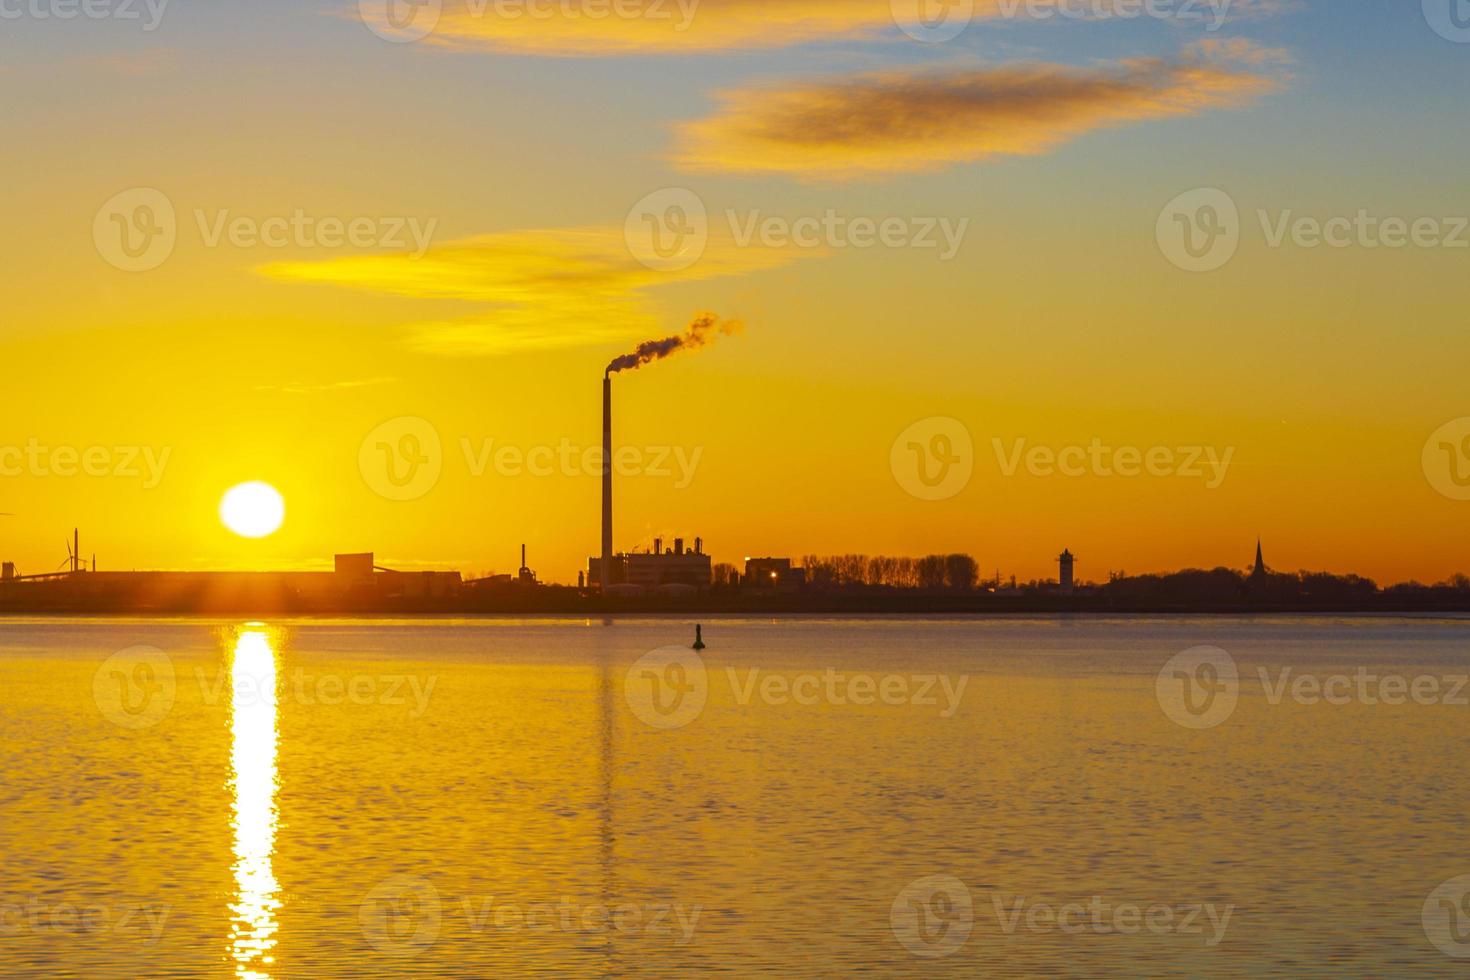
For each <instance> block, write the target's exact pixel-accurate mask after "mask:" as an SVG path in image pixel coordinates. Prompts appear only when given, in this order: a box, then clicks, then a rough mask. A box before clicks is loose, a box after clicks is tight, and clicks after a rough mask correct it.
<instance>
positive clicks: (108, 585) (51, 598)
mask: <svg viewBox="0 0 1470 980" xmlns="http://www.w3.org/2000/svg"><path fill="white" fill-rule="evenodd" d="M739 329H740V324H739V323H738V322H736V321H722V320H720V319H719V318H717V317H715V316H714V315H713V314H701V315H699V316H698V317H696V318H695V319H694V321H693V322H692V323H691V324H690V326H689V328H688V329H687V330H686V331H685V332H684V333H682V334H677V335H674V336H671V337H667V338H664V339H663V340H656V341H648V342H646V343H643V344H640V345H639V346H638V347H637V348H636V349H635V350H634V351H633V352H631V353H629V354H625V355H622V356H620V357H617V358H615V359H614V360H613V361H612V362H611V363H609V364H608V366H607V368H606V370H605V371H604V373H603V378H602V471H601V476H602V480H601V494H602V508H601V541H600V548H599V549H598V551H597V553H596V554H594V555H592V556H591V557H589V558H588V559H587V569H586V571H585V573H578V581H577V584H576V586H575V587H573V586H564V585H553V584H547V583H544V582H542V581H541V580H540V579H539V577H538V576H537V575H536V573H535V572H534V571H533V570H532V569H531V568H530V567H529V565H528V564H527V558H526V556H527V552H526V546H525V545H522V546H521V563H520V567H519V569H518V570H517V572H516V573H515V574H514V575H489V576H485V577H481V578H468V579H467V578H465V577H464V576H462V575H461V573H459V572H457V571H415V572H407V571H401V570H395V569H392V568H388V567H385V566H383V565H380V564H378V563H377V561H376V560H375V557H374V555H373V554H371V553H355V554H339V555H336V556H335V559H334V562H333V568H332V570H331V571H320V572H316V571H307V572H147V571H144V572H132V571H99V570H98V567H97V559H96V556H95V555H93V556H92V559H91V563H90V568H89V567H88V563H87V562H86V561H84V560H83V559H82V551H81V538H80V532H79V530H76V529H74V530H73V532H72V537H71V540H70V541H69V542H68V543H67V558H66V561H65V562H63V568H61V569H58V570H55V571H50V572H43V573H40V574H32V575H23V574H21V573H20V572H19V570H18V569H17V568H16V566H15V564H14V563H12V562H9V561H5V562H3V563H0V612H12V613H13V612H47V613H66V612H77V613H221V614H224V613H229V614H239V613H257V614H281V613H313V614H322V613H362V614H373V613H382V614H404V613H504V614H525V613H545V614H589V613H604V614H605V613H614V612H627V613H640V612H643V613H683V612H695V611H698V612H710V613H721V612H724V613H732V614H740V613H783V612H784V613H793V614H800V613H804V612H807V613H854V614H859V613H941V614H942V613H985V612H992V613H1014V612H1102V613H1119V612H1137V613H1149V612H1191V611H1207V612H1257V611H1272V612H1275V611H1324V612H1327V611H1330V612H1352V611H1382V612H1389V611H1470V579H1467V578H1466V577H1465V576H1463V575H1457V576H1455V577H1454V579H1453V580H1451V581H1449V582H1445V583H1440V584H1438V585H1433V586H1424V585H1420V584H1418V583H1408V584H1405V585H1397V586H1392V587H1389V588H1387V589H1380V588H1379V587H1378V586H1377V584H1376V583H1374V582H1372V581H1370V580H1368V579H1364V578H1360V577H1358V576H1356V575H1348V576H1337V575H1332V574H1328V573H1325V572H1322V573H1309V572H1298V573H1295V574H1281V573H1277V572H1274V571H1272V570H1271V569H1269V568H1268V567H1267V565H1266V563H1265V558H1264V551H1263V548H1262V544H1261V542H1260V540H1259V539H1258V540H1257V542H1256V553H1255V561H1254V563H1253V564H1252V565H1251V566H1250V567H1249V568H1248V569H1246V570H1244V571H1237V570H1235V569H1231V568H1227V567H1219V568H1215V569H1213V570H1208V571H1207V570H1200V569H1188V570H1185V571H1180V572H1174V573H1170V574H1165V575H1143V576H1132V577H1130V576H1128V575H1126V574H1124V573H1122V572H1109V573H1108V577H1107V581H1106V582H1103V583H1100V584H1098V583H1084V582H1081V581H1079V580H1078V579H1077V576H1076V567H1077V564H1078V559H1077V556H1075V555H1073V554H1072V552H1071V550H1070V549H1064V550H1063V551H1062V552H1061V554H1059V555H1057V557H1056V559H1055V561H1056V564H1057V578H1056V579H1055V580H1050V579H1049V580H1044V581H1031V582H1026V583H1020V582H1017V581H1016V579H1015V577H1014V576H1012V577H1011V579H1010V580H1009V581H1008V582H1006V581H1003V580H1002V577H1001V573H1000V572H999V571H997V572H995V574H994V577H993V578H988V579H982V577H981V575H980V570H979V565H978V563H977V562H976V561H975V559H974V558H972V557H971V556H969V555H965V554H944V555H927V556H923V557H918V558H910V557H890V556H882V555H879V556H867V555H857V554H848V555H837V556H828V557H823V556H817V555H808V556H805V557H804V558H803V559H801V560H800V562H799V563H798V560H797V559H794V558H791V557H758V558H756V557H748V558H746V559H745V560H744V568H743V569H742V568H737V567H736V566H735V565H733V564H719V565H716V564H713V563H712V561H711V557H710V555H709V553H708V552H707V551H706V550H705V546H704V541H703V539H701V538H698V537H696V538H694V539H693V545H692V547H686V546H685V539H684V538H682V537H676V538H674V539H673V542H672V547H665V542H664V541H663V540H662V539H661V538H655V539H654V540H653V542H652V547H651V548H648V549H646V550H641V551H640V550H636V549H635V550H633V551H622V552H620V551H616V550H615V549H614V541H613V513H614V511H613V502H614V496H613V491H614V487H613V478H612V477H613V473H612V460H613V411H612V409H613V397H612V395H613V376H614V375H616V374H619V373H621V372H625V371H630V370H635V369H637V368H639V367H642V366H644V365H646V364H649V363H651V362H654V361H657V360H661V359H663V358H666V357H668V356H670V355H671V354H674V353H677V352H679V351H683V350H692V349H696V348H699V347H702V346H705V345H706V344H708V343H710V342H711V341H712V340H713V339H715V338H716V337H718V336H721V335H726V334H731V333H735V332H737V331H738V330H739ZM5 516H13V515H5Z"/></svg>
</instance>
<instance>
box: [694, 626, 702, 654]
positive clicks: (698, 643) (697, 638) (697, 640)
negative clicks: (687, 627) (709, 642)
mask: <svg viewBox="0 0 1470 980" xmlns="http://www.w3.org/2000/svg"><path fill="white" fill-rule="evenodd" d="M694 649H696V650H703V649H704V630H703V628H702V627H701V626H700V625H699V624H698V623H695V624H694Z"/></svg>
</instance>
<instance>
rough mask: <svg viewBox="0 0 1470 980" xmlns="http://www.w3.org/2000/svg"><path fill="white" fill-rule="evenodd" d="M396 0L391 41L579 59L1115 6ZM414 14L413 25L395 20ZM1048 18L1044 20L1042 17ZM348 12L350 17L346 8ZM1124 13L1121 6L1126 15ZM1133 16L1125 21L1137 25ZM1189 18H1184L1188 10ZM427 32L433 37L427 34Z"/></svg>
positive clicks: (1257, 0) (1256, 7)
mask: <svg viewBox="0 0 1470 980" xmlns="http://www.w3.org/2000/svg"><path fill="white" fill-rule="evenodd" d="M395 3H396V0H371V2H362V3H352V4H350V9H351V16H361V17H363V18H365V19H366V20H367V21H368V22H369V24H370V25H371V26H372V27H373V28H374V29H375V30H377V31H378V32H379V33H382V34H384V35H386V36H396V35H401V33H402V32H411V35H410V36H412V37H415V38H419V37H422V39H423V40H424V42H425V43H426V44H428V45H430V46H437V47H441V48H448V49H461V50H480V51H494V52H508V53H516V54H534V55H567V56H577V57H588V56H598V55H603V56H618V55H633V54H657V53H676V54H677V53H685V54H704V53H709V52H716V51H726V50H741V49H755V48H778V47H788V46H792V45H798V44H807V43H811V42H815V41H835V40H852V39H869V38H883V37H892V38H895V39H898V38H902V36H903V35H902V34H901V33H900V30H899V26H898V21H900V20H901V21H903V22H905V23H906V24H909V25H911V26H912V25H916V24H918V23H920V18H928V17H931V16H933V15H935V14H942V16H944V17H945V18H948V19H950V20H952V21H953V22H954V23H955V24H956V26H957V27H959V28H963V27H964V26H966V25H967V24H969V23H970V22H972V21H975V22H983V21H988V20H1002V19H1003V20H1011V21H1023V20H1024V21H1046V22H1048V23H1057V22H1061V21H1064V20H1075V19H1089V20H1090V19H1098V18H1107V17H1108V13H1107V11H1108V9H1109V5H1107V4H1096V5H1092V6H1089V5H1087V4H1068V5H1066V7H1065V16H1059V13H1060V12H1061V11H1062V9H1063V8H1061V7H1059V4H1058V0H952V2H950V3H948V4H946V5H944V6H943V7H942V8H941V7H940V6H939V5H937V4H932V3H931V2H930V0H441V2H437V3H427V4H422V5H419V6H417V7H411V6H408V5H403V6H401V7H400V6H396V5H395ZM1299 3H1300V0H1203V2H1201V3H1197V4H1194V5H1193V6H1189V7H1186V5H1185V4H1184V3H1183V0H1180V2H1179V3H1178V4H1177V6H1176V7H1175V8H1171V9H1172V10H1174V11H1175V12H1176V13H1175V15H1174V16H1171V17H1168V18H1166V19H1170V20H1172V21H1175V22H1177V23H1179V24H1181V25H1183V26H1189V25H1197V24H1204V25H1207V26H1208V27H1209V28H1210V29H1212V30H1214V29H1218V28H1219V27H1220V26H1221V25H1223V24H1224V23H1227V22H1230V21H1236V20H1242V19H1246V18H1254V17H1260V16H1267V15H1272V14H1276V13H1281V12H1284V11H1286V10H1290V9H1294V8H1295V7H1296V6H1298V5H1299ZM390 8H391V9H392V10H394V11H395V16H396V17H398V18H402V17H403V10H404V9H408V10H411V11H412V17H411V19H410V20H409V21H408V23H403V22H398V23H395V22H394V20H393V19H391V18H390V15H389V11H390ZM1038 8H1039V9H1041V10H1044V11H1045V13H1044V14H1036V13H1035V12H1034V10H1035V9H1038ZM347 9H348V8H347V7H344V8H343V10H344V13H345V11H346V10H347ZM1122 9H1123V8H1122V7H1119V10H1120V11H1121V10H1122ZM1128 9H1129V11H1130V12H1129V13H1122V12H1119V13H1118V14H1117V15H1116V16H1119V17H1123V16H1126V17H1128V18H1129V19H1134V18H1136V17H1137V16H1138V13H1137V12H1134V11H1133V8H1131V7H1130V8H1128ZM1179 11H1183V12H1179ZM425 32H427V33H426V34H425Z"/></svg>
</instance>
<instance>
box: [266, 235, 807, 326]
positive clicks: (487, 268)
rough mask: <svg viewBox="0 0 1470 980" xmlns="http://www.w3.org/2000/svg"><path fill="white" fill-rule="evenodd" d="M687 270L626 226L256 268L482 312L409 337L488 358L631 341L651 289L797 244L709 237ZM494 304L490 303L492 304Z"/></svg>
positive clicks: (770, 262) (773, 257)
mask: <svg viewBox="0 0 1470 980" xmlns="http://www.w3.org/2000/svg"><path fill="white" fill-rule="evenodd" d="M702 247H703V251H702V253H701V254H700V255H699V258H698V260H697V261H694V262H693V263H692V264H690V265H689V266H688V267H687V268H677V269H675V268H650V267H649V266H648V265H645V264H644V263H642V262H640V261H638V260H637V259H636V258H634V256H633V254H632V253H631V252H630V250H629V246H628V243H627V240H626V238H625V232H624V229H622V228H597V227H593V228H570V229H548V230H531V231H515V232H505V233H501V234H494V235H481V236H477V237H474V238H467V239H463V240H461V241H456V242H448V243H445V244H444V245H439V246H435V247H433V248H430V249H429V250H428V251H427V252H425V253H424V254H423V255H422V256H420V257H418V258H414V257H412V256H409V255H352V256H341V257H338V258H331V259H326V260H322V261H310V262H276V263H272V264H270V265H267V266H264V267H262V268H261V269H259V270H258V271H259V272H261V273H262V274H263V275H266V276H270V277H271V278H274V279H280V280H285V281H290V282H308V283H325V284H330V285H334V286H348V287H353V288H357V289H366V290H371V291H373V292H377V293H384V294H389V295H394V296H407V297H413V298H417V299H424V300H461V301H465V302H468V303H473V304H475V306H476V309H475V310H474V311H473V312H471V313H469V314H468V315H466V316H464V317H462V318H457V319H450V320H434V321H429V322H420V323H415V324H411V325H409V326H408V328H407V332H408V343H409V345H410V346H411V347H413V348H415V349H417V350H423V351H428V352H432V353H439V354H460V355H485V354H507V353H513V352H516V351H528V350H549V349H556V348H566V347H577V346H583V345H588V344H601V343H606V342H609V341H612V340H624V339H627V338H628V337H631V336H635V335H638V336H641V335H642V334H644V333H646V332H647V331H648V329H649V328H650V326H652V325H653V324H654V322H655V321H656V317H655V315H654V314H653V312H652V311H651V310H650V309H649V306H648V303H647V300H646V297H645V295H644V294H645V292H646V291H647V290H649V289H652V288H654V287H656V286H662V285H671V284H673V283H678V282H690V281H697V280H703V279H713V278H717V277H724V276H736V275H744V274H746V273H749V272H755V271H758V270H761V269H769V268H774V267H776V266H780V265H784V264H786V263H787V262H791V261H794V260H795V259H796V258H798V257H799V255H798V254H797V253H796V252H794V251H793V250H789V249H788V250H781V249H774V248H764V247H761V246H759V245H744V246H742V245H738V244H737V243H736V242H734V241H733V240H731V238H730V237H729V236H728V235H723V234H722V235H714V234H711V235H710V236H709V238H708V240H707V242H704V243H703V246H702ZM487 307H488V309H487Z"/></svg>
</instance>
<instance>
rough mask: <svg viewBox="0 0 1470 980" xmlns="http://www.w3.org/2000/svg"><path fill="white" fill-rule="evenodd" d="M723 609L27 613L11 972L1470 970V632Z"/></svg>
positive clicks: (0, 824)
mask: <svg viewBox="0 0 1470 980" xmlns="http://www.w3.org/2000/svg"><path fill="white" fill-rule="evenodd" d="M692 633H693V629H692V624H689V623H684V622H679V621H675V620H669V619H656V620H655V619H649V620H628V621H618V622H616V623H613V624H604V623H601V622H583V621H526V622H507V621H484V622H478V621H477V622H464V621H412V622H339V621H281V622H272V623H263V624H246V623H239V622H207V623H206V622H201V621H197V620H169V621H157V622H153V621H146V620H115V621H110V620H71V621H41V620H8V621H3V622H0V746H3V762H0V976H3V977H6V978H18V977H89V978H91V977H119V978H133V977H228V976H235V977H241V978H247V977H248V978H276V980H278V978H295V977H302V978H336V977H383V976H409V977H488V976H519V975H526V974H533V973H539V974H547V975H554V976H558V977H581V976H608V975H618V976H624V975H627V976H646V977H685V976H689V975H691V974H695V973H698V972H704V971H708V972H715V973H724V974H726V975H729V976H740V977H746V976H762V975H768V976H794V977H818V976H847V975H855V974H867V975H871V976H923V977H931V976H974V975H981V974H995V975H1002V976H1005V975H1016V976H1021V975H1046V976H1055V975H1074V976H1108V975H1113V976H1138V975H1194V976H1262V975H1291V974H1321V975H1332V976H1345V975H1346V976H1410V975H1423V976H1440V975H1443V976H1449V975H1451V974H1457V973H1462V972H1463V971H1464V970H1465V969H1466V968H1467V959H1466V958H1467V957H1470V898H1467V897H1466V896H1467V895H1470V879H1464V880H1458V881H1457V879H1459V877H1460V876H1463V875H1470V850H1467V848H1466V846H1465V845H1466V841H1467V835H1466V815H1467V813H1470V791H1467V788H1466V781H1465V779H1464V775H1463V774H1464V771H1465V760H1466V758H1467V754H1466V750H1467V748H1470V726H1467V716H1470V707H1467V706H1466V704H1465V703H1464V700H1465V699H1466V698H1467V696H1470V691H1466V690H1463V689H1457V685H1458V684H1461V683H1463V675H1464V674H1465V673H1466V672H1470V649H1467V644H1466V641H1467V639H1470V623H1466V622H1464V621H1454V620H1439V619H1420V620H1409V619H1405V620H1388V619H1307V618H1300V619H1297V618H1267V619H1227V618H1178V619H1154V620H1149V619H1117V620H1098V619H1042V618H1037V619H1011V620H962V621H930V620H884V621H853V620H835V621H828V620H802V621H796V622H791V621H785V622H779V623H778V622H770V621H761V620H715V621H708V622H706V623H705V630H704V635H705V639H706V641H707V642H708V644H709V646H708V649H706V650H705V651H703V654H702V656H701V657H694V656H692V654H691V653H690V652H689V651H688V650H687V645H688V643H689V642H690V640H691V639H692ZM672 644H678V645H679V646H678V647H677V648H675V649H672V650H665V651H663V652H661V653H654V654H652V655H649V654H650V651H655V650H658V649H659V648H663V647H665V646H667V645H672ZM1201 645H1208V646H1209V647H1212V648H1218V651H1223V654H1224V655H1227V656H1228V661H1227V660H1222V659H1221V658H1222V654H1221V653H1220V652H1213V651H1206V652H1205V653H1204V654H1199V653H1197V652H1196V653H1194V654H1189V655H1186V656H1185V657H1184V658H1182V659H1180V658H1178V657H1177V655H1179V654H1181V652H1183V651H1186V650H1191V649H1192V648H1195V647H1199V646H1201ZM1201 658H1203V660H1201ZM1226 663H1228V664H1230V665H1232V666H1233V667H1234V668H1235V669H1236V670H1237V671H1238V676H1239V686H1238V692H1237V691H1236V689H1235V688H1234V687H1232V686H1231V685H1230V683H1229V682H1230V677H1229V676H1227V675H1228V673H1229V671H1228V669H1225V670H1224V672H1223V673H1222V664H1226ZM1202 664H1203V666H1202ZM1284 668H1290V669H1291V673H1290V674H1287V675H1285V680H1286V682H1287V686H1286V687H1281V682H1282V679H1283V675H1282V674H1281V673H1280V671H1281V670H1283V669H1284ZM1263 670H1264V671H1265V676H1264V678H1263V677H1262V674H1261V671H1263ZM1161 672H1162V673H1161ZM1302 675H1306V677H1307V680H1306V681H1305V682H1301V681H1297V680H1296V678H1299V677H1301V676H1302ZM1335 678H1341V679H1340V680H1335ZM1385 678H1397V679H1398V681H1395V680H1387V681H1385ZM1399 681H1401V682H1402V684H1403V685H1404V687H1403V689H1402V690H1400V689H1398V688H1396V687H1395V686H1394V685H1395V684H1397V683H1398V682H1399ZM1293 683H1295V684H1296V685H1297V686H1295V687H1293V686H1291V685H1292V684H1293ZM1314 683H1315V684H1317V685H1318V686H1319V687H1318V688H1317V690H1319V691H1320V690H1321V687H1320V686H1321V685H1323V684H1325V685H1326V687H1325V690H1326V691H1327V693H1328V695H1329V697H1328V698H1322V697H1321V696H1320V695H1317V696H1314V694H1313V691H1314V688H1313V686H1312V685H1313V684H1314ZM1171 684H1172V685H1175V686H1174V687H1172V688H1171V686H1170V685H1171ZM1181 685H1195V686H1192V687H1190V688H1189V689H1188V690H1187V691H1186V690H1185V689H1184V687H1183V686H1181ZM1415 685H1418V686H1417V687H1416V686H1415ZM1365 691H1366V692H1367V693H1366V695H1365V694H1364V692H1365ZM1171 692H1173V693H1171ZM1175 693H1177V694H1178V697H1175V696H1174V695H1175ZM1384 701H1396V702H1402V703H1384ZM1334 702H1340V703H1334ZM1175 719H1177V720H1175Z"/></svg>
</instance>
